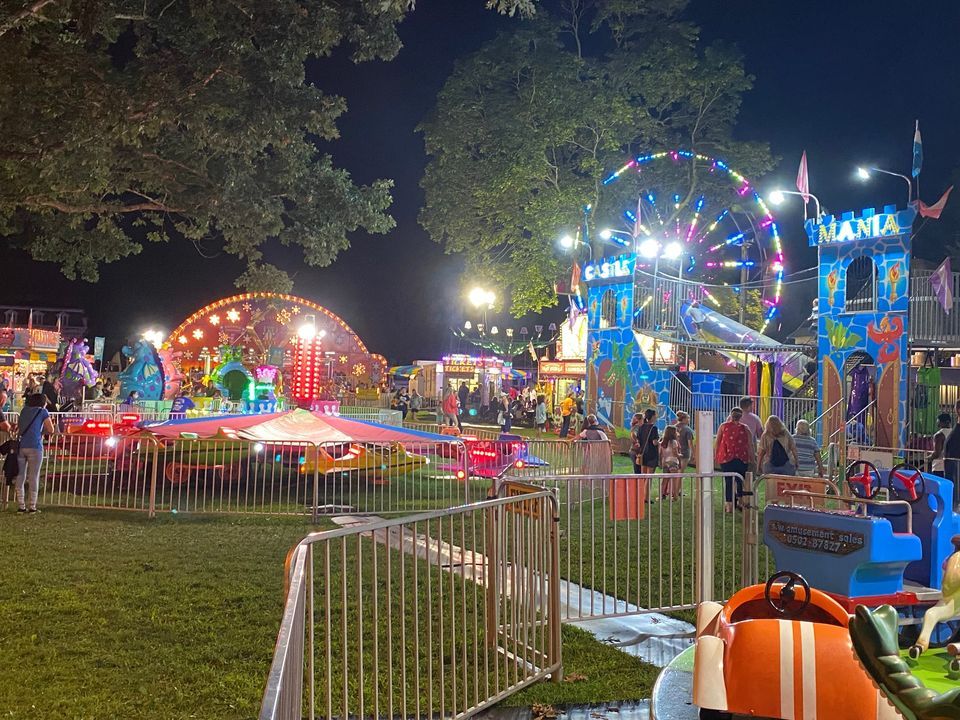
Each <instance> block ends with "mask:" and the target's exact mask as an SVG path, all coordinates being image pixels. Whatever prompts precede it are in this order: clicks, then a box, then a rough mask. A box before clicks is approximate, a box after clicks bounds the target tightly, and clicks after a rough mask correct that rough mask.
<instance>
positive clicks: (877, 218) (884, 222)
mask: <svg viewBox="0 0 960 720" xmlns="http://www.w3.org/2000/svg"><path fill="white" fill-rule="evenodd" d="M914 217H916V210H914V209H913V208H907V209H906V210H897V209H896V207H895V206H894V205H887V206H886V207H884V208H883V212H880V213H878V212H877V211H876V210H874V209H873V208H866V209H864V211H863V214H862V215H861V216H860V217H854V215H853V213H852V212H846V213H844V214H843V215H841V216H840V218H839V219H837V218H835V217H834V216H833V215H827V216H826V217H824V218H823V220H822V221H821V222H819V223H818V222H816V221H815V220H807V222H806V225H805V226H804V227H805V229H806V231H807V237H808V238H809V239H810V245H811V247H813V246H817V245H834V244H836V243H843V242H851V241H854V240H872V239H874V238H881V237H891V236H894V235H903V234H904V233H908V232H910V227H911V226H912V225H913V219H914Z"/></svg>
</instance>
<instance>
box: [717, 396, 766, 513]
mask: <svg viewBox="0 0 960 720" xmlns="http://www.w3.org/2000/svg"><path fill="white" fill-rule="evenodd" d="M742 419H743V410H741V409H740V408H738V407H735V408H734V409H733V410H731V411H730V417H728V418H727V419H726V420H725V421H724V422H722V423H721V424H720V428H719V429H718V430H717V441H716V447H715V450H714V460H715V461H716V463H717V466H718V467H719V468H720V471H721V472H723V473H736V475H737V477H733V476H732V475H725V476H724V478H723V485H724V496H723V500H724V502H723V511H724V512H728V513H731V512H733V508H734V502H736V503H737V505H739V504H740V497H741V496H742V495H743V476H744V475H746V474H747V470H748V469H749V467H750V465H751V464H752V463H753V462H754V460H755V458H756V455H755V454H756V450H755V449H754V440H753V433H752V432H751V431H750V429H749V428H748V427H747V426H746V425H744V424H743V423H742V422H741V420H742ZM734 480H736V486H737V489H736V493H734V489H733V486H734Z"/></svg>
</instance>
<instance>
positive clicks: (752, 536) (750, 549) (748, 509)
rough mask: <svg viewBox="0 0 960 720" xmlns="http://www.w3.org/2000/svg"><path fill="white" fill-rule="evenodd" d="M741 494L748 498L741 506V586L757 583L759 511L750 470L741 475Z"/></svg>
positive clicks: (758, 502)
mask: <svg viewBox="0 0 960 720" xmlns="http://www.w3.org/2000/svg"><path fill="white" fill-rule="evenodd" d="M743 494H744V497H746V498H748V502H747V504H746V506H745V507H744V508H743V548H742V551H741V575H742V577H741V582H740V586H741V587H747V586H748V585H755V584H756V583H757V572H758V571H757V567H758V565H759V563H760V559H759V557H758V551H759V547H758V545H757V518H758V517H759V512H760V501H759V499H758V496H757V489H756V486H755V485H754V478H753V473H752V472H749V471H748V472H747V473H746V474H745V475H744V476H743Z"/></svg>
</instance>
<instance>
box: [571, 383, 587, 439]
mask: <svg viewBox="0 0 960 720" xmlns="http://www.w3.org/2000/svg"><path fill="white" fill-rule="evenodd" d="M573 401H574V403H575V409H574V412H575V413H576V414H575V415H574V418H575V421H576V426H575V427H576V428H577V432H578V433H579V432H580V427H581V426H582V425H583V423H584V422H585V421H586V413H585V410H584V406H583V391H582V390H577V392H576V394H575V395H574V400H573Z"/></svg>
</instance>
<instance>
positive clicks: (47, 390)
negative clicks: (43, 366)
mask: <svg viewBox="0 0 960 720" xmlns="http://www.w3.org/2000/svg"><path fill="white" fill-rule="evenodd" d="M40 392H42V393H43V395H44V397H45V398H46V399H47V410H48V411H49V412H56V411H57V410H58V409H59V407H58V406H59V405H60V393H59V392H57V386H56V385H54V383H53V380H52V376H51V375H48V376H47V378H46V380H44V381H43V387H42V388H41V389H40Z"/></svg>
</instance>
